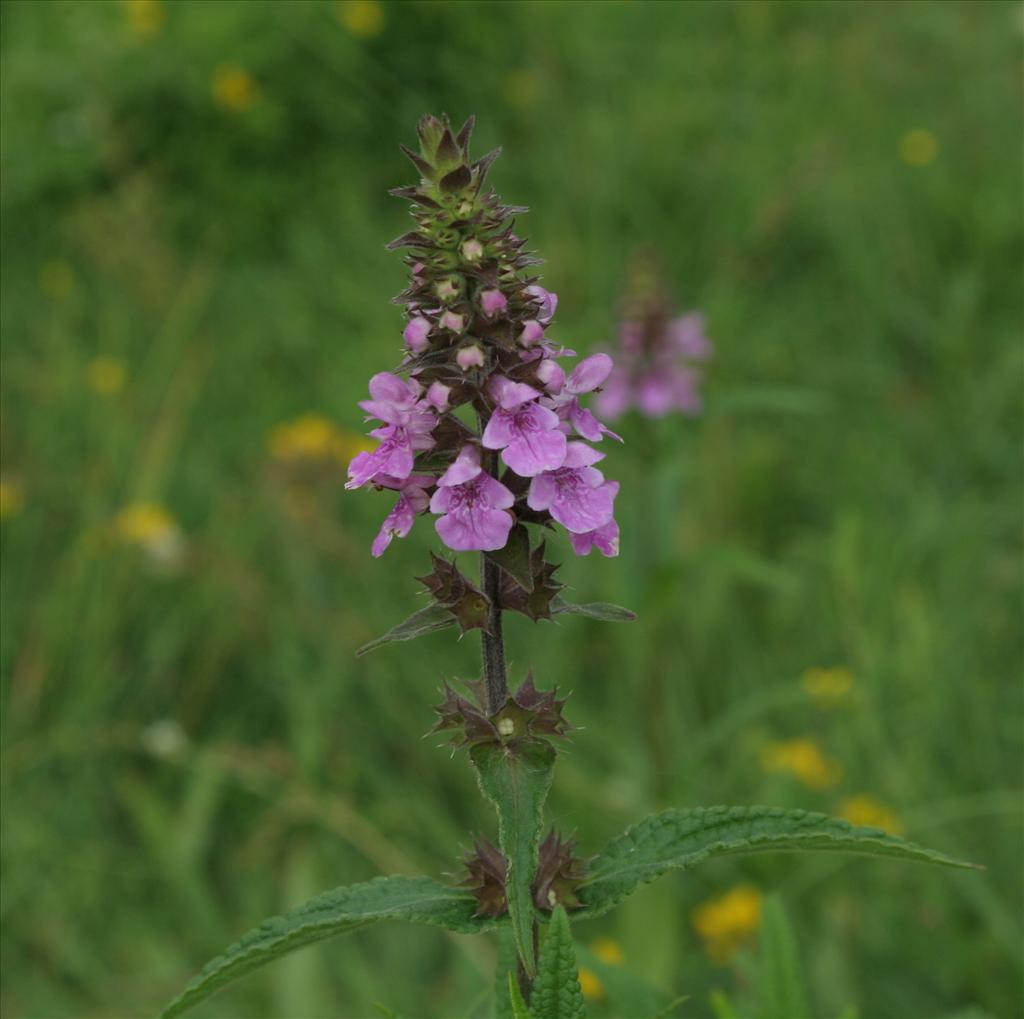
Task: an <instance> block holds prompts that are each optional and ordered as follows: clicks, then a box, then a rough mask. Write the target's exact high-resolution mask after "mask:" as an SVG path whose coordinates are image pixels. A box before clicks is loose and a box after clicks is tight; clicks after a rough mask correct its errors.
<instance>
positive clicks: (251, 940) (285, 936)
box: [161, 877, 496, 1019]
mask: <svg viewBox="0 0 1024 1019" xmlns="http://www.w3.org/2000/svg"><path fill="white" fill-rule="evenodd" d="M475 909H476V900H475V899H474V898H473V897H472V896H471V895H467V894H466V893H465V892H461V891H459V890H457V889H455V888H449V887H447V886H446V885H442V884H440V883H439V882H437V881H434V880H433V879H432V878H429V877H383V878H377V879H376V880H374V881H367V882H365V883H363V884H358V885H350V886H348V887H346V888H335V889H334V890H333V891H330V892H325V893H324V894H323V895H318V896H317V897H316V898H315V899H310V901H309V902H307V903H306V904H305V905H303V906H299V907H298V908H297V909H293V910H292V911H291V912H289V913H285V914H284V915H283V916H275V917H272V918H271V919H269V920H265V921H264V922H263V923H262V924H261V925H260V926H259V927H257V928H255V929H254V930H251V931H249V933H248V934H246V935H244V936H243V937H242V939H241V940H240V941H237V942H236V943H235V944H233V945H232V946H231V947H230V948H229V949H227V951H226V952H224V953H223V954H222V955H219V956H217V958H216V959H214V960H212V961H211V962H209V963H207V964H206V966H205V968H204V969H203V971H202V972H201V973H200V974H199V975H198V976H197V977H196V978H195V979H194V980H193V981H192V983H190V984H189V985H188V987H186V988H185V990H184V992H183V993H182V994H181V995H180V996H179V997H178V998H176V999H175V1000H174V1001H172V1002H171V1004H170V1005H168V1006H167V1008H166V1009H164V1011H163V1013H162V1015H161V1019H172V1016H176V1015H180V1014H181V1013H182V1012H184V1011H185V1010H186V1009H189V1008H191V1007H192V1006H193V1005H196V1004H198V1003H199V1002H200V1001H202V1000H203V999H204V998H207V997H209V996H210V995H211V994H213V992H214V991H217V990H219V989H220V988H221V987H223V986H224V985H225V984H229V983H231V981H233V980H236V979H237V978H238V977H240V976H244V975H245V974H246V973H249V972H251V971H252V970H254V969H258V968H259V967H260V966H263V965H264V964H266V963H268V962H271V961H272V960H273V959H276V958H278V957H279V956H281V955H284V954H285V953H286V952H291V951H292V950H293V949H296V948H301V947H302V946H303V945H308V944H312V943H313V942H314V941H322V940H323V939H324V938H330V937H333V936H334V935H335V934H343V933H345V932H346V931H352V930H355V929H356V928H358V927H365V926H366V925H368V924H371V923H376V922H377V921H378V920H412V921H415V922H417V923H426V924H433V925H435V926H438V927H446V928H447V929H448V930H452V931H459V932H461V933H466V934H475V933H479V932H480V931H484V930H488V929H490V928H492V927H494V926H496V921H494V920H492V919H489V918H486V917H476V916H474V911H475Z"/></svg>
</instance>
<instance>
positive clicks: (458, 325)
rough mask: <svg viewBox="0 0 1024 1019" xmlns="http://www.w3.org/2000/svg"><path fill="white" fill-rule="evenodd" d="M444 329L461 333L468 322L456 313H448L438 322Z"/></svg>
mask: <svg viewBox="0 0 1024 1019" xmlns="http://www.w3.org/2000/svg"><path fill="white" fill-rule="evenodd" d="M438 325H440V326H441V328H442V329H450V330H451V331H452V332H453V333H461V332H462V330H463V329H464V328H465V325H466V320H465V318H463V316H462V315H460V314H459V313H458V312H455V311H446V312H445V313H444V314H443V315H442V316H441V318H440V319H439V321H438Z"/></svg>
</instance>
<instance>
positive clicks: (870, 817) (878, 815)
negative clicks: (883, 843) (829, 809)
mask: <svg viewBox="0 0 1024 1019" xmlns="http://www.w3.org/2000/svg"><path fill="white" fill-rule="evenodd" d="M838 813H839V816H840V817H845V818H846V820H847V821H849V822H850V823H851V824H862V825H864V826H865V827H867V828H881V829H882V830H883V831H887V832H889V834H890V835H902V834H903V822H902V821H901V820H900V819H899V817H897V816H896V814H895V813H894V812H893V811H892V810H890V809H889V808H888V807H887V806H886V805H885V804H884V803H881V802H879V801H878V800H876V799H875V798H874V797H873V796H871V795H869V794H868V793H858V795H856V796H847V797H846V799H845V800H843V801H842V802H841V803H840V804H839V810H838Z"/></svg>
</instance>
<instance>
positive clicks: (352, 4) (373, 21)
mask: <svg viewBox="0 0 1024 1019" xmlns="http://www.w3.org/2000/svg"><path fill="white" fill-rule="evenodd" d="M334 12H335V14H337V16H338V20H339V21H340V22H341V23H342V24H343V25H344V26H345V27H346V28H347V29H348V30H349V31H350V32H351V33H352V34H353V35H357V36H359V38H360V39H369V38H371V37H372V36H375V35H380V33H381V32H383V31H384V8H383V7H382V6H381V5H380V4H379V3H378V2H377V0H339V3H337V4H335V5H334Z"/></svg>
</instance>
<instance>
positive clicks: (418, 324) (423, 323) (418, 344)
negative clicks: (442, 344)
mask: <svg viewBox="0 0 1024 1019" xmlns="http://www.w3.org/2000/svg"><path fill="white" fill-rule="evenodd" d="M429 335H430V320H429V319H426V318H424V317H423V316H422V315H417V316H416V318H413V319H410V320H409V322H408V323H407V324H406V327H405V330H404V331H403V333H402V339H403V340H405V345H406V346H407V347H408V348H409V349H410V350H411V351H412V352H413V353H414V354H421V353H422V352H423V351H424V350H426V349H427V347H429V346H430V341H429V340H428V339H427V337H428V336H429Z"/></svg>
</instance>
